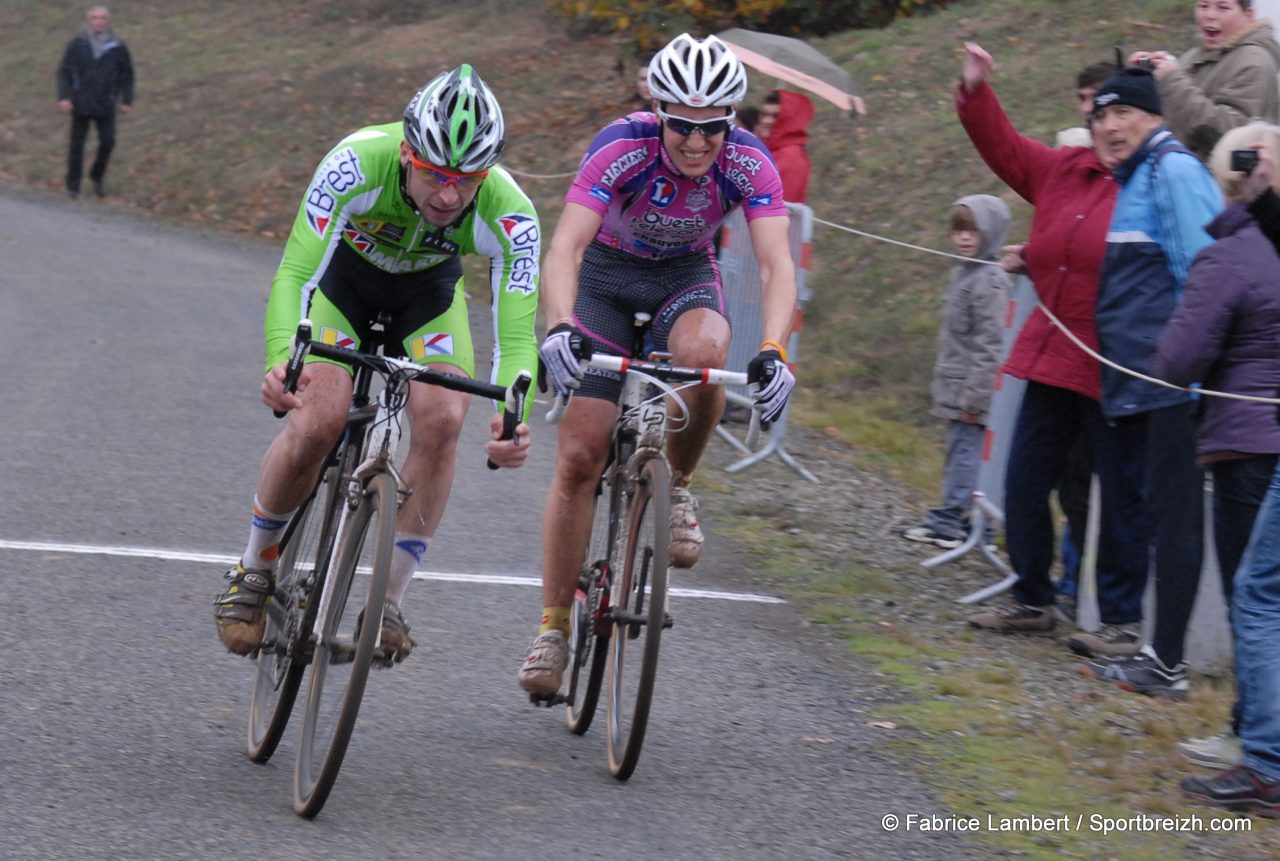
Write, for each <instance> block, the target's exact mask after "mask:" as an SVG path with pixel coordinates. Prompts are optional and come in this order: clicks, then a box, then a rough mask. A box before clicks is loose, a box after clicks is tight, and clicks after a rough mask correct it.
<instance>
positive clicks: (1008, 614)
mask: <svg viewBox="0 0 1280 861" xmlns="http://www.w3.org/2000/svg"><path fill="white" fill-rule="evenodd" d="M1053 625H1054V620H1053V607H1051V606H1050V607H1030V606H1028V605H1026V604H1020V603H1018V602H1017V601H1011V602H1010V603H1009V604H1008V605H1007V606H1004V607H993V608H991V609H990V610H983V611H982V612H981V613H976V614H974V615H972V616H970V617H969V626H970V627H972V628H981V629H982V630H984V631H999V632H1000V633H1002V634H1030V635H1031V636H1034V637H1052V636H1053Z"/></svg>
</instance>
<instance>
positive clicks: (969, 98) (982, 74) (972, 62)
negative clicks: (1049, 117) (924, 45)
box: [956, 42, 1058, 205]
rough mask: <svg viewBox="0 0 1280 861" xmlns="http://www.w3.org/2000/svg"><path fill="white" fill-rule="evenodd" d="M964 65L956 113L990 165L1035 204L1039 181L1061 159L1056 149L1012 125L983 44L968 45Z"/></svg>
mask: <svg viewBox="0 0 1280 861" xmlns="http://www.w3.org/2000/svg"><path fill="white" fill-rule="evenodd" d="M964 47H965V59H964V66H963V67H962V70H961V79H960V86H959V87H958V88H957V89H956V113H957V115H958V116H959V117H960V123H961V125H963V126H964V130H965V132H966V133H967V134H968V135H969V140H971V141H972V142H973V146H974V148H975V149H976V150H977V151H978V155H980V156H982V160H983V161H985V162H986V163H987V166H988V167H990V168H991V170H992V171H993V172H994V173H995V174H996V176H998V177H1000V179H1002V180H1004V182H1005V183H1006V184H1007V185H1008V186H1009V187H1010V188H1012V189H1013V190H1014V191H1015V192H1017V193H1018V195H1019V196H1020V197H1022V199H1023V200H1025V201H1027V202H1028V203H1030V204H1032V205H1035V202H1036V191H1037V188H1038V186H1039V182H1040V181H1042V180H1043V179H1044V177H1045V176H1046V174H1047V173H1048V171H1049V168H1050V167H1051V166H1052V165H1053V164H1054V162H1055V160H1056V159H1057V158H1058V153H1057V151H1056V150H1054V149H1053V148H1052V147H1050V146H1048V145H1046V144H1043V143H1040V142H1039V141H1036V140H1032V139H1031V138H1028V137H1024V136H1023V135H1020V134H1018V131H1017V130H1016V129H1015V128H1014V127H1013V125H1012V123H1010V122H1009V118H1008V117H1007V116H1005V113H1004V108H1002V107H1001V106H1000V102H999V100H998V99H996V95H995V92H994V91H993V90H992V89H991V85H990V84H989V83H988V82H987V79H988V77H989V76H990V74H991V71H992V70H993V69H994V68H995V64H994V62H993V61H992V59H991V55H990V54H988V53H987V52H986V51H985V50H983V48H982V47H981V46H980V45H976V44H974V43H973V42H966V43H965V46H964Z"/></svg>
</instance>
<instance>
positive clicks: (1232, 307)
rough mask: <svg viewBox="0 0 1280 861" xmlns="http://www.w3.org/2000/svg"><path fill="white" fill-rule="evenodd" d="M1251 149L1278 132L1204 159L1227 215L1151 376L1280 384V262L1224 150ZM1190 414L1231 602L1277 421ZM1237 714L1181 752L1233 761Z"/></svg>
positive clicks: (1245, 138) (1271, 459) (1276, 142)
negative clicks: (1207, 475)
mask: <svg viewBox="0 0 1280 861" xmlns="http://www.w3.org/2000/svg"><path fill="white" fill-rule="evenodd" d="M1252 147H1265V148H1266V149H1267V150H1268V151H1269V152H1271V153H1277V154H1280V128H1278V127H1276V126H1271V125H1264V124H1262V123H1253V124H1250V125H1246V126H1240V127H1238V128H1235V129H1232V130H1231V131H1229V132H1227V133H1226V135H1224V136H1223V138H1222V139H1221V140H1220V141H1219V142H1218V144H1217V145H1216V146H1215V147H1214V150H1213V153H1212V155H1211V156H1210V158H1209V166H1210V168H1211V169H1212V170H1213V174H1214V177H1215V178H1216V179H1217V180H1218V185H1219V186H1220V187H1221V188H1222V192H1223V197H1224V199H1225V201H1226V203H1227V208H1226V209H1224V210H1223V211H1222V212H1221V213H1220V214H1219V215H1218V216H1217V217H1216V218H1215V219H1214V220H1213V221H1212V222H1210V224H1209V227H1208V231H1209V234H1210V235H1211V236H1213V238H1214V239H1215V240H1216V241H1215V242H1214V243H1213V244H1212V245H1210V246H1208V247H1206V248H1204V249H1203V250H1201V251H1200V253H1199V254H1197V255H1196V258H1195V261H1194V262H1193V263H1192V265H1191V270H1190V272H1189V273H1188V275H1187V283H1186V288H1185V291H1184V293H1183V296H1182V302H1181V304H1180V305H1179V306H1178V309H1177V310H1176V311H1175V312H1174V315H1173V318H1172V319H1171V320H1170V321H1169V325H1168V327H1167V328H1166V329H1165V331H1164V334H1163V335H1162V337H1161V339H1160V344H1159V347H1158V349H1157V352H1156V358H1155V361H1154V363H1153V364H1152V370H1153V372H1154V373H1155V374H1156V375H1157V376H1159V377H1160V378H1162V379H1165V380H1168V381H1169V382H1171V383H1175V384H1177V385H1180V386H1186V385H1191V384H1193V383H1196V384H1199V385H1201V386H1202V387H1203V388H1205V389H1209V390H1212V391H1221V392H1230V393H1235V394H1242V395H1253V396H1257V397H1264V398H1270V397H1273V396H1275V394H1276V390H1277V388H1278V387H1280V352H1278V351H1277V350H1276V345H1277V344H1280V255H1278V254H1277V253H1276V249H1275V247H1274V246H1273V245H1272V243H1271V242H1270V241H1269V240H1268V239H1267V236H1266V235H1265V234H1264V233H1263V231H1262V229H1261V228H1260V226H1259V224H1258V221H1257V219H1256V218H1255V217H1254V215H1253V214H1252V213H1251V212H1250V210H1249V209H1248V208H1246V207H1247V206H1248V204H1249V202H1250V201H1251V200H1252V199H1253V198H1254V197H1255V196H1256V192H1253V191H1251V190H1250V188H1249V184H1248V180H1249V179H1250V177H1249V175H1248V174H1245V173H1243V172H1240V171H1235V170H1232V169H1231V152H1232V151H1233V150H1246V149H1250V148H1252ZM1198 413H1199V414H1198V417H1197V422H1196V455H1197V460H1198V462H1199V464H1200V466H1202V467H1204V468H1207V469H1209V470H1210V471H1211V472H1212V473H1213V531H1214V547H1215V548H1216V550H1217V553H1218V567H1219V569H1220V571H1221V573H1222V591H1223V594H1224V595H1225V596H1226V599H1227V603H1228V604H1230V603H1231V598H1232V583H1233V579H1234V577H1235V573H1236V569H1237V568H1238V567H1239V565H1240V559H1241V557H1242V555H1243V554H1244V551H1245V547H1246V546H1247V544H1248V542H1249V534H1250V532H1251V530H1252V529H1253V526H1254V521H1255V520H1256V518H1257V516H1258V510H1259V508H1260V507H1261V505H1262V501H1263V498H1264V497H1265V496H1266V493H1267V486H1268V484H1269V483H1270V481H1271V477H1272V475H1273V474H1274V473H1275V468H1276V460H1277V453H1280V424H1277V422H1276V412H1275V408H1274V407H1273V406H1271V405H1270V404H1264V403H1256V402H1250V401H1242V400H1237V399H1231V398H1222V397H1214V396H1201V399H1200V404H1199V410H1198ZM1244 690H1245V688H1244V687H1242V688H1241V696H1240V698H1239V699H1240V700H1243V693H1244ZM1242 709H1243V706H1242V704H1241V702H1240V701H1238V702H1237V704H1236V707H1235V708H1234V709H1233V715H1232V721H1231V729H1230V730H1229V731H1227V732H1224V733H1221V734H1219V735H1217V736H1213V737H1211V738H1208V739H1195V740H1191V741H1187V742H1182V743H1181V744H1180V745H1179V747H1180V748H1181V750H1182V753H1183V755H1184V756H1186V757H1187V758H1188V759H1190V760H1191V761H1192V762H1195V763H1198V764H1202V765H1218V766H1221V767H1227V766H1231V765H1236V764H1238V762H1239V757H1240V756H1241V755H1242V754H1241V752H1240V744H1239V741H1238V740H1237V739H1236V737H1235V736H1236V733H1237V732H1238V729H1239V724H1240V716H1241V713H1242Z"/></svg>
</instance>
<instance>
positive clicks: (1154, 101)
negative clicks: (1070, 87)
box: [1093, 66, 1164, 116]
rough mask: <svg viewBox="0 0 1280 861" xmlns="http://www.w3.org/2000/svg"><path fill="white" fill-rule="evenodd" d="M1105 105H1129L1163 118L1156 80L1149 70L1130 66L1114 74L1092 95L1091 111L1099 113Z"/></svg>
mask: <svg viewBox="0 0 1280 861" xmlns="http://www.w3.org/2000/svg"><path fill="white" fill-rule="evenodd" d="M1107 105H1130V106H1132V107H1135V108H1139V109H1141V110H1144V111H1146V112H1147V113H1149V114H1156V115H1158V116H1164V111H1163V110H1162V109H1161V108H1160V93H1159V92H1157V91H1156V79H1155V78H1153V77H1152V76H1151V70H1150V69H1143V68H1140V67H1138V66H1131V67H1129V68H1127V69H1121V70H1120V71H1118V72H1116V73H1115V74H1114V75H1112V76H1111V77H1110V78H1108V79H1107V81H1106V83H1105V84H1103V85H1102V86H1101V87H1099V88H1098V91H1097V92H1096V93H1094V94H1093V109H1094V110H1095V111H1100V110H1102V109H1103V108H1105V107H1106V106H1107Z"/></svg>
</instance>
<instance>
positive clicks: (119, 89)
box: [58, 6, 133, 197]
mask: <svg viewBox="0 0 1280 861" xmlns="http://www.w3.org/2000/svg"><path fill="white" fill-rule="evenodd" d="M85 18H86V23H85V27H84V29H83V30H82V31H81V32H80V33H79V34H78V35H77V36H76V37H75V38H74V39H72V40H71V41H70V42H69V43H68V44H67V50H66V51H65V52H64V53H63V55H62V63H61V64H60V65H59V66H58V107H59V108H61V109H62V110H63V111H65V112H67V113H69V114H71V147H70V150H69V152H68V154H67V194H69V195H71V196H72V197H76V196H77V195H78V194H79V193H80V174H81V172H82V171H83V169H84V144H85V140H86V139H87V138H88V136H89V124H90V123H94V124H96V125H97V127H98V155H97V157H96V158H95V159H94V160H93V166H92V167H90V168H89V179H90V180H92V181H93V191H94V193H95V194H97V195H98V197H102V196H103V195H104V194H106V190H105V189H104V188H103V185H102V179H103V176H105V175H106V172H107V159H109V158H111V150H112V149H113V148H114V147H115V145H116V103H117V102H119V103H120V110H121V111H123V112H128V110H129V108H130V106H132V104H133V63H132V62H131V61H130V59H129V49H128V48H126V47H125V44H124V42H123V41H121V40H120V39H119V38H117V37H116V34H115V33H113V32H112V30H111V13H110V12H109V11H108V10H107V7H106V6H93V7H91V8H90V9H89V11H88V12H87V13H86V15H85Z"/></svg>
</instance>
